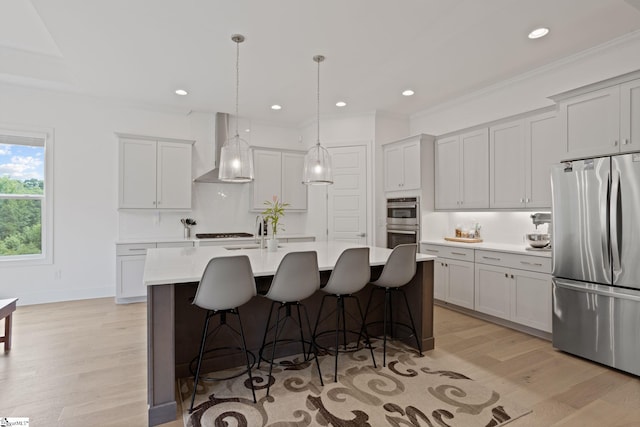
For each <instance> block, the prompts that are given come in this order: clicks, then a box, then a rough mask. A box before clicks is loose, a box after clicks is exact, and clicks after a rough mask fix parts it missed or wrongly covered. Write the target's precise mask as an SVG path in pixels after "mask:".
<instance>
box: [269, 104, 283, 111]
mask: <svg viewBox="0 0 640 427" xmlns="http://www.w3.org/2000/svg"><path fill="white" fill-rule="evenodd" d="M271 109H272V110H282V106H281V105H278V104H273V105H272V106H271Z"/></svg>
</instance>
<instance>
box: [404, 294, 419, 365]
mask: <svg viewBox="0 0 640 427" xmlns="http://www.w3.org/2000/svg"><path fill="white" fill-rule="evenodd" d="M399 291H400V292H401V293H402V296H403V297H404V303H405V304H406V306H407V313H409V320H410V321H411V329H412V330H413V336H414V337H416V344H417V345H418V352H419V353H420V356H422V345H421V344H420V337H418V332H417V331H416V325H415V323H413V316H412V315H411V309H410V308H409V300H407V294H406V293H405V292H404V290H403V289H399Z"/></svg>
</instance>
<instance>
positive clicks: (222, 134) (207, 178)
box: [193, 113, 234, 184]
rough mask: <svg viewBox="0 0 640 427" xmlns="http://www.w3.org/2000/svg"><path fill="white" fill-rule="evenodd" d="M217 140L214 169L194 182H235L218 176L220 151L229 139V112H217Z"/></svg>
mask: <svg viewBox="0 0 640 427" xmlns="http://www.w3.org/2000/svg"><path fill="white" fill-rule="evenodd" d="M215 126H216V129H215V140H214V149H213V151H214V153H215V161H214V162H213V169H211V170H210V171H209V172H207V173H205V174H202V175H200V176H199V177H197V178H196V179H194V180H193V181H194V182H209V183H216V184H234V183H233V182H227V181H221V180H220V179H219V178H218V171H219V170H220V168H219V166H220V165H219V164H218V162H219V159H220V151H221V150H222V146H223V145H224V142H225V141H226V140H227V138H228V135H229V114H227V113H216V120H215Z"/></svg>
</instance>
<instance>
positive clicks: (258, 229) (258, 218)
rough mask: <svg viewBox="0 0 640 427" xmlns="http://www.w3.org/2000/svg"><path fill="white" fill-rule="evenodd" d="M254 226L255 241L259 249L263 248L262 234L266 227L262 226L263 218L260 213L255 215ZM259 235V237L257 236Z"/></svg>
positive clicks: (264, 232)
mask: <svg viewBox="0 0 640 427" xmlns="http://www.w3.org/2000/svg"><path fill="white" fill-rule="evenodd" d="M254 227H255V232H256V234H255V237H256V238H255V242H256V243H258V244H259V245H260V249H263V248H264V235H265V234H267V233H266V231H267V230H266V229H265V228H264V218H263V217H262V215H256V221H255V224H254ZM258 236H259V237H258Z"/></svg>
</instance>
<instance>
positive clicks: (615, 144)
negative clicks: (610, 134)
mask: <svg viewBox="0 0 640 427" xmlns="http://www.w3.org/2000/svg"><path fill="white" fill-rule="evenodd" d="M613 146H614V147H617V146H618V140H617V139H616V140H615V141H613Z"/></svg>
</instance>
